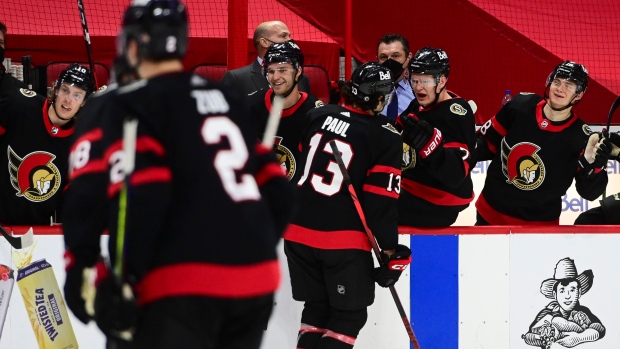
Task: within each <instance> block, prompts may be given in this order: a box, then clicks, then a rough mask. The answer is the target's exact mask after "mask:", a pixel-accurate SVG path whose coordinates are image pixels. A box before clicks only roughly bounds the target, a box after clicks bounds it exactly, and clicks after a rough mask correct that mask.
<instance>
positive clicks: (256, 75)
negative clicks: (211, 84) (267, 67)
mask: <svg viewBox="0 0 620 349" xmlns="http://www.w3.org/2000/svg"><path fill="white" fill-rule="evenodd" d="M222 82H223V83H225V84H229V85H231V86H233V87H234V88H235V89H236V90H237V91H239V92H240V93H241V94H242V95H244V96H247V95H249V94H251V93H254V92H256V91H258V90H264V89H268V88H269V83H268V82H267V79H266V78H265V76H264V75H263V69H262V67H261V66H260V64H259V63H258V59H256V60H254V62H252V64H250V65H246V66H245V67H241V68H238V69H234V70H229V71H227V72H226V73H225V74H224V77H223V78H222ZM299 90H300V91H303V92H308V93H310V81H309V80H308V77H307V76H305V75H302V77H301V80H300V81H299Z"/></svg>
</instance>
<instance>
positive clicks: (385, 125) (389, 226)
mask: <svg viewBox="0 0 620 349" xmlns="http://www.w3.org/2000/svg"><path fill="white" fill-rule="evenodd" d="M393 89H394V83H393V82H392V76H391V72H390V70H389V69H388V68H386V67H383V66H381V65H380V64H378V63H374V62H370V63H365V64H363V65H361V66H360V67H358V68H357V69H356V70H355V71H354V72H353V75H352V77H351V79H350V80H349V81H347V82H346V83H345V84H344V85H343V87H342V95H343V97H344V99H345V105H344V106H339V105H333V104H329V105H326V106H323V107H321V108H317V109H313V110H311V111H310V112H309V113H308V116H309V117H310V124H309V125H308V127H307V128H306V130H305V132H304V133H303V136H302V138H301V143H300V146H301V158H302V159H303V161H305V165H304V166H303V167H302V169H303V173H302V174H301V177H300V179H299V181H297V186H298V188H299V195H300V209H299V212H303V214H299V215H297V216H296V217H294V219H293V221H292V223H291V224H290V225H289V227H288V228H287V231H286V233H285V236H284V239H285V242H284V251H285V253H286V256H287V260H288V267H289V272H290V277H291V286H292V292H293V298H294V299H295V300H297V301H302V302H304V310H303V313H302V316H301V327H300V330H299V335H298V341H297V348H303V349H310V348H353V345H354V343H355V339H356V338H357V335H358V333H359V331H360V330H361V329H362V327H363V326H364V324H365V323H366V320H367V317H368V313H367V307H368V306H369V305H371V304H372V303H373V302H374V295H375V292H374V289H375V286H374V283H375V282H377V283H378V284H379V285H381V286H383V287H387V286H390V285H392V284H394V283H395V282H396V281H397V280H398V278H399V276H400V274H401V273H402V270H403V269H404V268H405V267H406V266H407V265H408V264H409V262H410V260H411V251H410V250H409V248H408V247H406V246H403V245H399V244H398V229H397V224H396V214H397V208H396V204H397V199H398V193H399V192H400V172H401V171H400V158H401V155H402V149H401V144H402V140H401V138H400V136H399V134H398V131H397V130H396V129H394V127H393V126H392V125H391V124H390V123H389V121H388V120H387V119H385V118H383V117H381V116H378V114H379V113H380V112H381V110H383V107H384V106H385V105H386V104H387V103H388V102H389V96H390V94H391V93H392V91H393ZM332 140H334V141H335V142H336V145H337V146H338V149H339V150H340V153H341V154H342V158H343V160H344V163H345V166H347V168H348V172H349V174H350V177H351V181H352V182H353V186H354V187H355V190H356V192H357V193H358V194H359V199H360V202H361V205H362V208H363V210H364V212H365V215H366V220H367V224H368V226H369V227H370V229H371V230H372V231H373V233H374V234H375V236H376V238H377V241H378V243H379V246H380V247H381V248H382V249H383V253H384V258H385V259H384V260H387V261H389V264H390V265H391V266H394V265H398V266H399V267H400V268H396V267H394V269H390V268H388V267H387V266H386V267H384V268H383V267H382V268H377V269H373V257H372V255H371V252H370V250H371V245H370V242H369V240H368V237H367V235H366V233H365V230H364V227H363V225H362V222H361V220H360V217H359V216H358V214H357V211H356V209H355V206H354V204H353V202H352V200H351V197H350V195H349V193H348V191H347V187H346V186H345V185H343V175H342V173H341V172H340V170H339V169H338V166H337V165H336V161H335V159H334V156H333V154H332V149H331V147H330V145H329V144H328V142H330V141H332Z"/></svg>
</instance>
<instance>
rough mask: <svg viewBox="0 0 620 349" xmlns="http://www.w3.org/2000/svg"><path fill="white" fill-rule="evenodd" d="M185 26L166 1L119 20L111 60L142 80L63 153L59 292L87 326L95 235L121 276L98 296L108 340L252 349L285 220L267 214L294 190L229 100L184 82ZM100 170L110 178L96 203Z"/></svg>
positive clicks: (189, 78) (269, 301) (271, 287)
mask: <svg viewBox="0 0 620 349" xmlns="http://www.w3.org/2000/svg"><path fill="white" fill-rule="evenodd" d="M187 29H188V24H187V11H186V8H185V6H184V5H183V3H181V2H179V1H176V0H152V1H135V2H133V3H132V5H130V6H129V7H128V8H127V10H126V12H125V15H124V18H123V28H122V31H121V33H120V35H119V46H118V50H119V51H118V54H119V56H120V57H124V58H125V59H126V60H127V63H128V65H129V67H132V68H134V69H135V72H136V73H137V76H138V77H139V78H140V79H141V80H138V81H136V82H133V83H130V84H129V85H126V86H123V87H121V88H118V89H116V90H113V91H111V92H108V94H106V95H102V97H100V98H106V100H105V103H98V106H99V109H97V110H96V112H97V113H101V116H100V117H99V118H98V119H99V120H102V122H101V124H100V125H99V127H95V128H93V129H92V130H91V131H90V132H86V133H84V134H83V135H82V136H81V137H80V138H79V139H77V141H76V144H74V146H73V147H72V150H73V151H72V159H73V161H72V169H73V172H72V180H73V182H72V183H71V186H70V189H69V192H68V193H67V195H68V197H67V205H66V206H65V209H66V210H72V211H73V212H79V215H78V213H76V214H73V215H71V216H67V217H66V221H67V224H66V225H65V226H64V236H65V243H66V247H67V253H66V257H67V261H68V265H67V280H66V284H65V295H66V298H67V304H68V305H69V307H70V308H71V310H72V311H73V313H74V314H76V315H77V316H78V317H80V319H81V320H82V321H84V322H88V321H89V320H90V318H91V316H92V315H91V314H89V313H88V312H87V310H86V308H85V299H83V298H82V295H81V293H80V290H81V286H82V284H83V282H84V279H83V277H82V275H83V270H84V269H85V268H86V267H89V266H92V265H93V264H95V263H96V262H97V260H99V259H100V257H99V236H100V234H101V233H102V232H103V229H106V230H108V231H109V234H110V246H109V254H110V260H111V264H112V267H119V268H120V269H121V270H122V275H118V273H115V276H116V277H115V278H112V277H107V278H106V277H105V276H104V277H103V278H102V280H101V281H100V282H99V285H98V287H97V296H96V298H95V304H94V305H95V313H94V317H95V320H96V321H97V324H98V325H99V327H100V328H101V329H102V330H103V331H104V333H105V334H106V335H108V336H116V335H117V333H119V331H122V333H128V332H129V333H130V332H132V330H135V334H134V336H133V338H134V339H133V348H154V349H157V348H224V347H226V348H234V349H241V348H243V349H246V348H255V349H257V348H258V347H259V345H260V341H261V338H262V336H263V333H264V331H263V329H264V328H265V326H266V323H267V321H268V319H269V315H270V313H271V310H272V307H273V293H274V291H275V290H276V288H277V286H278V283H279V279H280V274H279V265H278V261H277V257H276V252H275V247H276V244H277V242H278V240H279V238H280V235H281V233H282V232H283V230H284V226H285V225H286V223H287V220H288V218H289V216H290V211H291V208H290V205H288V204H287V205H280V206H278V205H279V204H280V203H282V202H284V198H285V197H286V196H287V195H289V194H290V193H291V192H292V190H291V189H292V188H291V185H290V183H289V182H288V181H287V179H286V178H285V176H284V175H283V173H282V171H281V170H280V168H279V166H278V164H277V162H276V161H275V155H274V154H273V153H272V152H270V151H269V149H266V148H264V147H262V146H260V145H259V144H257V141H256V140H257V138H258V137H257V134H256V131H255V129H254V128H252V127H251V126H250V124H251V122H250V120H248V118H247V115H246V114H245V113H244V112H243V107H242V103H241V102H240V100H239V99H238V98H237V95H236V94H234V93H232V92H231V91H229V90H228V88H227V87H225V86H221V85H219V84H217V83H214V82H208V81H206V80H204V79H203V78H201V77H199V76H196V75H191V74H186V73H183V64H182V58H183V56H184V55H185V53H186V50H187V35H188V32H187ZM105 96H109V97H105ZM127 117H130V118H132V119H135V120H137V122H138V128H137V139H136V151H135V170H134V171H133V172H132V173H131V174H130V175H129V174H126V173H124V170H123V168H124V167H123V166H124V161H126V159H128V157H127V156H129V154H127V153H125V152H124V150H123V146H122V144H123V140H124V139H123V121H124V120H125V118H127ZM98 172H103V173H104V174H105V175H106V176H105V177H106V178H108V181H107V183H105V184H106V186H105V192H103V193H102V191H101V190H100V189H99V188H98V185H99V184H100V180H101V178H102V177H103V176H101V175H100V174H99V175H97V174H96V173H98ZM125 176H128V178H126V179H125V178H124V177H125ZM196 179H199V181H198V182H197V181H196ZM125 180H126V182H125V183H127V185H128V186H129V195H128V199H127V201H126V204H127V206H126V208H123V207H122V205H121V204H122V203H123V202H124V201H123V200H122V198H119V191H120V192H122V189H120V187H121V185H122V182H124V181H125ZM89 193H92V194H93V195H92V196H91V195H89ZM102 195H105V196H106V197H109V198H110V200H109V201H108V204H107V205H105V206H104V207H100V209H99V210H97V209H96V208H95V207H94V206H93V205H91V204H89V202H88V200H98V199H100V198H101V196H102ZM86 208H88V209H89V210H88V211H87V212H86V211H85V209H86ZM102 218H103V220H102ZM86 219H93V220H94V221H96V222H102V221H105V222H106V223H105V224H103V227H102V226H101V224H99V226H97V224H90V223H89V222H85V220H86ZM120 220H124V221H125V222H126V224H121V223H119V221H120ZM121 229H122V230H121ZM123 230H124V235H125V238H124V242H123V240H121V239H120V236H121V235H120V234H121V232H122V231H123ZM117 242H120V243H121V244H122V246H124V248H123V249H122V250H121V252H122V253H123V259H122V260H123V261H124V263H121V264H116V263H117V260H116V257H118V256H117V250H116V243H117ZM118 278H121V279H120V281H121V282H122V283H124V284H128V285H130V286H131V288H132V289H133V293H134V294H135V298H136V302H137V306H138V308H137V322H136V323H135V324H134V323H131V322H129V321H127V320H128V319H127V318H124V317H123V313H124V312H128V313H129V314H131V310H132V305H131V302H129V301H127V299H126V298H121V297H120V292H119V291H120V288H119V287H117V285H118V284H117V282H116V280H117V279H118ZM119 299H120V301H119Z"/></svg>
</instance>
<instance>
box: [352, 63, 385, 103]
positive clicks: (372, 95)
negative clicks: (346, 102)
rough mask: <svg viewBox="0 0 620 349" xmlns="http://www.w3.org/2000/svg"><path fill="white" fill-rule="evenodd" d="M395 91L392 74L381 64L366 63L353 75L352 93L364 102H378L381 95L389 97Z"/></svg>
mask: <svg viewBox="0 0 620 349" xmlns="http://www.w3.org/2000/svg"><path fill="white" fill-rule="evenodd" d="M393 90H394V82H393V80H392V72H391V71H390V69H388V68H386V67H384V66H382V65H381V64H379V63H376V62H368V63H364V64H362V65H360V66H359V67H357V68H356V69H355V71H354V72H353V75H351V93H352V94H353V95H354V96H356V97H357V98H358V99H360V100H362V101H365V102H369V101H371V99H375V100H376V99H377V97H378V96H380V95H383V96H389V95H390V94H391V93H392V91H393ZM388 98H389V97H388ZM388 98H386V103H387V102H388V101H387V100H388Z"/></svg>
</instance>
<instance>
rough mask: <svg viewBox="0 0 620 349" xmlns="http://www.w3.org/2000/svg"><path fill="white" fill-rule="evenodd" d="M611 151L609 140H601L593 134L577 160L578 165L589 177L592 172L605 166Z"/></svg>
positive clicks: (597, 135) (598, 135)
mask: <svg viewBox="0 0 620 349" xmlns="http://www.w3.org/2000/svg"><path fill="white" fill-rule="evenodd" d="M611 150H612V144H611V142H610V141H609V139H607V138H601V135H600V134H598V133H593V134H591V135H590V138H589V139H588V144H587V145H586V148H585V150H584V152H583V155H582V156H581V157H580V158H579V165H580V166H581V167H582V168H583V169H584V170H585V171H586V172H587V174H588V175H590V174H592V172H594V170H596V169H601V168H603V167H605V166H606V165H607V160H609V157H610V156H611Z"/></svg>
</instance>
